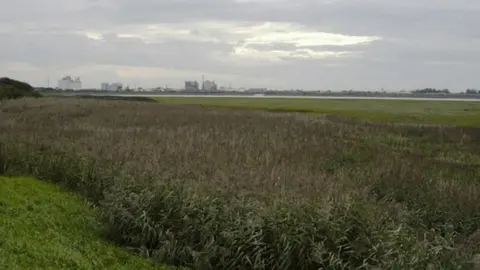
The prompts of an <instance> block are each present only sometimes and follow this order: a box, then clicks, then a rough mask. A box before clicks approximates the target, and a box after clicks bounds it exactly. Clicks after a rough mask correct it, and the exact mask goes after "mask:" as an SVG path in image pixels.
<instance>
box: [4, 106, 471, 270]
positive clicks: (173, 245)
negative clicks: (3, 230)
mask: <svg viewBox="0 0 480 270" xmlns="http://www.w3.org/2000/svg"><path fill="white" fill-rule="evenodd" d="M27 101H28V103H27V105H25V103H24V102H18V101H9V102H7V104H6V106H5V107H4V109H3V112H4V113H2V114H0V160H3V164H4V168H5V171H6V172H8V173H21V174H31V175H34V176H36V177H38V178H41V179H49V180H51V181H54V182H56V183H58V184H60V185H62V186H65V187H68V188H69V189H71V190H73V191H75V192H78V193H79V194H82V195H83V196H85V197H86V198H88V199H89V200H90V201H91V202H93V203H95V205H96V206H97V207H98V211H99V212H100V213H101V214H102V217H103V220H104V222H105V224H106V226H107V229H106V231H107V234H108V237H109V238H110V239H111V240H112V241H115V242H116V243H118V244H120V245H122V246H126V247H129V248H130V249H133V250H136V251H137V252H138V253H140V254H143V255H145V256H148V257H150V258H152V259H153V260H155V261H158V262H164V263H168V264H173V265H182V266H187V267H191V268H192V269H308V270H309V269H312V270H313V269H315V270H317V269H375V268H379V269H422V270H423V269H471V268H472V267H473V262H472V258H473V257H474V256H475V255H477V254H479V253H480V245H479V243H480V242H479V241H478V240H479V238H480V236H479V235H480V227H479V226H480V208H479V205H480V182H479V181H478V179H480V155H479V153H480V151H479V150H480V144H479V143H480V130H479V129H476V128H470V129H467V128H458V127H443V126H437V127H428V126H416V125H409V126H403V125H391V124H372V123H365V122H361V121H357V120H355V119H344V118H342V117H337V118H332V117H331V118H329V119H326V118H325V117H321V116H313V115H305V114H291V113H282V114H278V113H270V112H259V111H247V110H222V109H215V108H201V107H199V106H167V105H159V104H155V103H146V102H127V101H98V100H86V99H85V100H80V99H40V100H27ZM113 109H115V114H113V115H112V110H113ZM40 110H41V111H42V113H39V111H40Z"/></svg>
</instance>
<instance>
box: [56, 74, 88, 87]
mask: <svg viewBox="0 0 480 270" xmlns="http://www.w3.org/2000/svg"><path fill="white" fill-rule="evenodd" d="M58 88H59V89H61V90H80V89H82V81H81V80H80V77H77V78H75V79H73V78H72V77H71V76H65V77H63V78H62V79H61V80H59V81H58Z"/></svg>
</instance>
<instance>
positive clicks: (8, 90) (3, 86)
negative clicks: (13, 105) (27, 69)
mask: <svg viewBox="0 0 480 270" xmlns="http://www.w3.org/2000/svg"><path fill="white" fill-rule="evenodd" d="M22 97H35V98H38V97H41V94H40V93H38V92H37V91H35V89H33V87H32V86H30V85H29V84H28V83H25V82H20V81H16V80H13V79H10V78H0V100H6V99H19V98H22Z"/></svg>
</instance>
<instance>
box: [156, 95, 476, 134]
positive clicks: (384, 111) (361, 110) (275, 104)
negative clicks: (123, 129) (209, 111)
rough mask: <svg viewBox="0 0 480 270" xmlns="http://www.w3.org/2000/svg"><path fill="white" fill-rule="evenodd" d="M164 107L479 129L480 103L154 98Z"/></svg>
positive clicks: (265, 98)
mask: <svg viewBox="0 0 480 270" xmlns="http://www.w3.org/2000/svg"><path fill="white" fill-rule="evenodd" d="M154 99H156V100H158V101H159V102H161V103H165V104H199V105H206V106H214V107H227V108H243V109H261V110H269V111H284V112H285V111H286V112H307V113H327V114H332V113H333V114H340V115H345V116H349V117H357V118H360V119H365V120H372V121H380V122H407V123H419V124H447V125H459V126H476V127H480V102H478V101H443V100H392V99H389V100H381V99H311V98H270V97H268V98H267V97H264V98H238V97H237V98H229V97H225V98H222V97H219V98H215V97H213V98H212V97H154Z"/></svg>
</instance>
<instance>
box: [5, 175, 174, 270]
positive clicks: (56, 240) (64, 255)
mask: <svg viewBox="0 0 480 270" xmlns="http://www.w3.org/2000/svg"><path fill="white" fill-rule="evenodd" d="M101 231H102V227H101V224H100V222H99V221H97V216H96V213H95V212H94V210H92V208H90V207H89V206H88V205H87V204H86V203H85V202H84V201H83V200H81V199H79V198H78V197H75V196H73V195H71V194H69V193H67V192H64V191H61V190H60V188H58V187H57V186H55V185H53V184H50V183H47V182H43V181H39V180H36V179H32V178H23V177H15V178H7V177H3V176H0V269H22V270H23V269H167V268H165V267H161V266H158V265H154V264H153V262H150V261H148V260H146V259H144V258H141V257H138V256H135V255H134V254H131V253H130V252H127V251H125V250H123V249H121V248H119V247H116V246H114V245H113V244H109V243H107V242H105V241H104V240H102V239H101Z"/></svg>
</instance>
